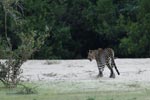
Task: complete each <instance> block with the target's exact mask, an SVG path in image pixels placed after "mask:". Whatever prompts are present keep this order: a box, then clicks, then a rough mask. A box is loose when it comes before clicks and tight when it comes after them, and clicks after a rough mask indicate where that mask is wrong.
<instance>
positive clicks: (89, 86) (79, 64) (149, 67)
mask: <svg viewBox="0 0 150 100" xmlns="http://www.w3.org/2000/svg"><path fill="white" fill-rule="evenodd" d="M115 62H116V65H117V67H118V70H119V71H120V75H119V76H118V75H117V73H116V71H115V70H114V72H115V74H116V78H115V79H112V78H109V75H110V71H109V70H108V68H107V66H106V67H105V69H104V76H103V77H102V78H97V74H98V69H97V65H96V61H92V62H90V61H89V60H29V61H27V62H26V63H24V64H23V66H22V69H23V73H22V75H21V76H22V78H21V79H22V80H23V81H29V82H36V83H39V84H41V85H44V86H45V87H47V86H51V87H52V88H55V89H57V87H59V88H58V90H59V91H61V89H62V91H64V90H65V91H68V92H70V91H76V90H77V91H79V90H83V91H84V90H89V91H92V90H93V91H95V90H97V91H101V90H121V89H122V90H129V89H135V88H136V89H141V88H142V89H143V88H148V87H150V58H146V59H116V60H115ZM43 83H44V84H43ZM106 87H107V88H106Z"/></svg>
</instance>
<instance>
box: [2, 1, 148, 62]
mask: <svg viewBox="0 0 150 100" xmlns="http://www.w3.org/2000/svg"><path fill="white" fill-rule="evenodd" d="M149 9H150V3H149V0H0V58H7V53H6V52H5V51H7V49H8V47H9V46H11V48H12V50H14V51H15V50H16V49H18V47H19V45H20V44H21V40H20V38H19V34H24V33H25V34H32V33H35V34H38V35H40V36H41V35H43V36H44V35H45V33H46V34H49V36H48V37H47V38H46V40H45V41H44V45H42V46H41V47H40V49H38V50H37V51H36V52H35V53H34V54H33V55H32V57H31V58H32V59H75V58H86V56H87V52H88V50H89V49H96V48H98V47H101V48H106V47H111V48H113V49H114V50H115V52H116V56H117V57H132V58H133V57H150V44H149V43H150V10H149ZM27 36H28V35H27ZM34 38H35V39H36V37H34ZM29 42H30V41H29ZM10 44H11V45H10ZM26 45H28V44H26Z"/></svg>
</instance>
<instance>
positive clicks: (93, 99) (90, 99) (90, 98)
mask: <svg viewBox="0 0 150 100" xmlns="http://www.w3.org/2000/svg"><path fill="white" fill-rule="evenodd" d="M87 100H95V98H92V97H89V98H88V99H87Z"/></svg>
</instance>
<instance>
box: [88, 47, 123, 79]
mask: <svg viewBox="0 0 150 100" xmlns="http://www.w3.org/2000/svg"><path fill="white" fill-rule="evenodd" d="M88 59H89V60H90V61H92V60H93V59H95V60H96V62H97V66H98V70H99V74H98V76H100V77H102V76H103V71H104V67H105V65H107V67H108V68H109V70H110V78H115V73H114V71H113V67H114V68H115V70H116V72H117V74H118V75H120V73H119V71H118V69H117V67H116V64H115V61H114V51H113V49H111V48H106V49H102V48H98V49H97V50H89V52H88Z"/></svg>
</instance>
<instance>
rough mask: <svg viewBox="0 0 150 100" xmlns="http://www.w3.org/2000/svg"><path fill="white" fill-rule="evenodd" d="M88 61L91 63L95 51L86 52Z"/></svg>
mask: <svg viewBox="0 0 150 100" xmlns="http://www.w3.org/2000/svg"><path fill="white" fill-rule="evenodd" d="M87 58H88V59H89V60H90V61H92V60H93V59H95V50H89V52H88V57H87Z"/></svg>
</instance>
